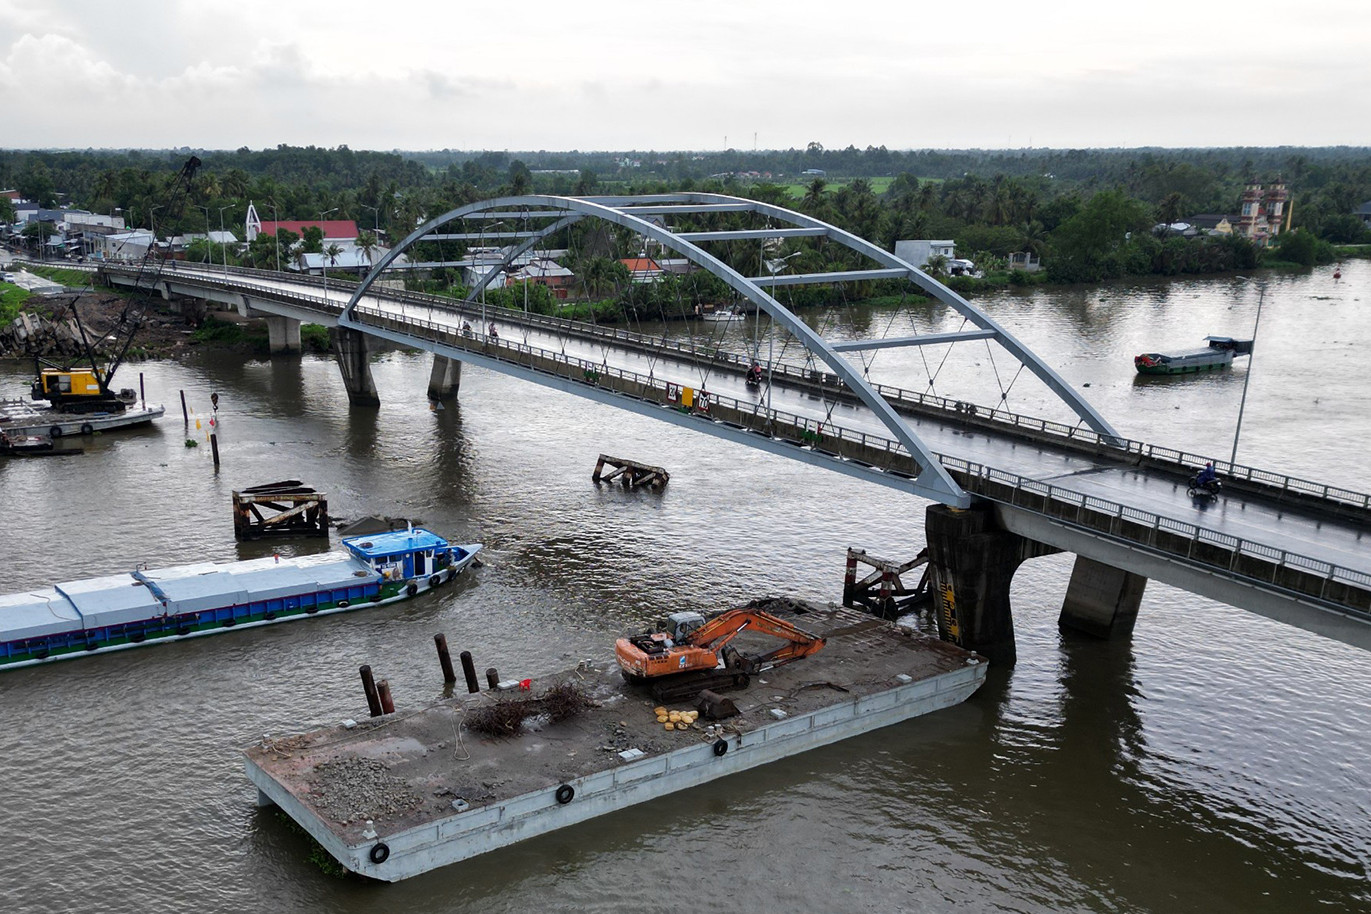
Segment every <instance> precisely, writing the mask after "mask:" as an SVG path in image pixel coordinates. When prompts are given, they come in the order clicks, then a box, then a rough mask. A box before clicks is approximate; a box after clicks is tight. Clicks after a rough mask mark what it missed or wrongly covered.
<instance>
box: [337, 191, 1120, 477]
mask: <svg viewBox="0 0 1371 914" xmlns="http://www.w3.org/2000/svg"><path fill="white" fill-rule="evenodd" d="M714 213H753V214H757V215H759V216H762V217H764V218H765V219H766V220H767V223H766V227H765V228H761V229H721V230H700V231H674V230H672V229H671V228H670V227H669V226H668V225H667V224H666V222H667V220H662V219H659V218H656V217H660V216H669V215H675V214H693V215H696V216H706V217H707V215H708V214H714ZM582 219H596V220H601V221H604V222H607V223H611V224H614V225H617V226H620V227H622V228H625V229H627V230H629V231H631V232H634V233H636V234H638V235H640V236H642V237H643V238H647V239H651V240H653V241H655V242H658V243H659V244H661V245H662V246H663V247H665V248H667V249H670V250H671V251H673V252H675V253H676V254H678V255H680V256H682V257H684V258H686V259H688V260H689V261H690V262H691V263H693V264H695V265H696V266H698V267H700V268H703V269H706V270H708V271H710V272H711V273H713V274H714V275H715V276H717V277H719V278H720V279H721V280H723V281H724V282H725V283H726V284H727V285H728V286H729V287H730V288H731V289H732V290H733V291H734V292H735V293H737V294H739V295H740V296H742V297H743V298H744V299H746V300H747V301H748V302H750V303H751V305H753V306H755V307H757V308H759V309H761V310H763V311H765V312H766V313H767V314H768V315H769V316H770V318H771V320H772V321H773V322H775V323H776V324H777V325H779V326H780V327H782V328H783V329H784V330H785V331H787V332H788V333H789V334H790V335H791V336H792V337H794V338H795V339H797V340H798V341H799V342H800V343H801V344H802V345H803V346H804V347H805V349H806V355H807V357H812V358H814V359H816V360H818V361H821V362H823V363H824V364H825V365H826V366H827V367H828V369H829V371H831V372H832V374H834V375H836V376H837V377H838V378H839V379H841V381H842V383H843V384H845V385H846V386H847V388H848V389H849V390H850V391H851V392H852V393H853V394H854V395H855V396H856V397H857V398H859V399H860V400H861V401H862V402H863V403H864V405H865V406H866V407H867V408H869V409H870V410H871V411H872V413H873V414H874V415H875V416H876V417H877V418H878V419H879V421H880V422H881V423H882V424H883V425H884V426H885V427H886V428H887V429H888V430H889V432H890V433H891V436H892V438H894V439H895V440H896V441H898V442H899V443H900V444H901V445H903V446H904V447H905V448H906V449H907V450H908V451H909V453H910V454H911V455H912V456H913V457H914V458H915V460H916V461H917V463H918V465H919V467H920V470H921V472H920V475H919V477H918V479H917V483H918V485H919V488H921V489H924V490H926V491H927V492H928V493H930V494H931V495H932V496H933V497H937V498H939V499H940V500H943V501H945V502H947V503H963V504H964V503H966V501H967V500H968V497H967V495H966V493H965V492H963V491H962V490H961V488H960V487H959V486H958V485H957V484H956V482H955V481H954V480H953V479H952V478H951V476H950V475H949V474H948V473H947V471H946V470H945V469H944V468H943V466H942V465H941V463H940V462H939V461H938V459H937V458H936V456H935V455H934V454H933V452H932V450H931V449H930V448H929V447H928V446H927V445H926V444H925V443H924V442H923V441H922V440H921V439H920V438H919V436H918V435H917V434H915V432H914V431H913V430H912V428H911V427H910V426H909V424H908V423H907V422H905V421H904V419H903V418H902V417H901V416H900V415H899V414H898V413H896V411H895V410H894V409H893V408H892V407H891V405H890V404H889V403H888V402H886V400H885V399H884V398H883V397H882V396H881V395H880V394H879V393H878V392H877V391H876V390H875V388H874V387H873V386H872V384H871V383H870V382H869V381H868V379H867V377H866V371H865V366H864V365H861V366H858V365H854V364H853V363H852V362H849V361H848V359H847V358H846V357H844V355H843V353H844V352H851V351H859V350H869V349H879V348H885V347H889V346H893V345H905V346H907V345H914V346H921V345H925V344H927V343H939V344H941V343H948V342H956V341H959V340H994V341H995V342H996V343H998V344H999V345H1000V346H1001V347H1002V348H1003V349H1005V350H1006V351H1008V352H1009V353H1010V354H1011V355H1012V356H1013V357H1014V358H1015V359H1017V360H1018V362H1019V363H1020V369H1019V370H1020V371H1022V370H1023V369H1024V368H1026V369H1028V371H1030V372H1031V373H1033V374H1034V375H1036V376H1037V377H1038V378H1039V379H1040V380H1041V381H1042V382H1043V383H1044V384H1045V386H1046V387H1047V388H1048V389H1049V390H1051V391H1052V392H1053V393H1054V394H1055V395H1056V396H1057V398H1058V399H1060V400H1061V401H1062V402H1063V403H1064V404H1065V405H1066V406H1067V407H1068V408H1070V409H1071V410H1072V411H1073V412H1074V413H1075V414H1076V415H1077V416H1078V417H1079V420H1080V421H1081V422H1083V423H1084V424H1085V425H1087V426H1089V427H1090V428H1091V429H1093V430H1094V431H1096V432H1097V433H1099V434H1100V435H1102V436H1104V437H1105V438H1115V439H1117V438H1118V434H1117V432H1115V431H1114V429H1113V428H1112V427H1111V426H1110V424H1109V423H1108V422H1107V421H1106V420H1105V419H1104V418H1103V416H1101V415H1100V414H1099V413H1097V412H1096V411H1095V410H1094V408H1093V407H1091V406H1090V405H1089V404H1088V403H1087V402H1086V401H1085V400H1084V399H1083V398H1082V397H1081V396H1080V395H1079V394H1078V393H1076V391H1075V390H1073V389H1072V388H1071V387H1070V386H1069V385H1068V384H1067V383H1066V382H1065V381H1064V380H1063V379H1062V378H1061V377H1060V376H1058V375H1057V373H1056V372H1055V371H1053V370H1052V369H1051V368H1050V367H1049V366H1048V365H1047V364H1046V363H1045V362H1043V360H1042V359H1041V358H1039V357H1038V356H1037V355H1036V354H1034V353H1033V352H1032V351H1031V350H1029V349H1028V347H1027V346H1025V345H1024V344H1023V343H1022V342H1020V341H1019V340H1018V339H1016V338H1015V337H1014V336H1013V335H1012V334H1011V333H1009V331H1008V330H1006V329H1005V328H1004V327H1003V326H1001V325H1000V324H999V323H998V322H997V321H995V320H994V319H993V318H991V317H990V316H989V315H987V314H985V313H984V312H983V311H981V310H980V309H979V308H977V307H976V306H974V305H972V304H971V303H970V302H968V301H967V300H966V299H965V298H963V297H962V296H960V295H958V294H957V293H956V292H954V291H953V290H951V289H949V288H948V287H946V286H944V285H943V284H942V283H940V282H938V281H937V280H935V279H933V278H932V277H931V276H928V275H927V274H926V273H924V272H923V271H922V270H919V269H917V268H916V267H914V266H913V265H912V264H910V263H908V262H907V261H904V260H901V259H900V258H898V257H896V256H895V255H893V254H891V253H889V252H887V251H885V250H883V249H881V248H880V247H878V246H876V245H874V244H872V243H870V242H868V241H865V240H863V239H861V238H859V237H857V236H856V235H853V234H851V233H849V232H846V231H844V230H843V229H840V228H838V227H837V226H834V225H831V224H829V223H826V222H823V221H821V220H818V219H815V218H813V217H811V216H807V215H804V214H802V213H798V212H795V211H792V210H789V209H785V208H783V207H779V206H775V205H772V204H768V203H763V202H760V201H756V200H748V199H744V198H740V197H732V196H727V195H722V194H700V193H684V194H654V195H642V196H593V197H561V196H551V195H529V196H522V197H502V198H497V199H494V200H486V201H482V202H480V203H474V204H469V205H467V206H463V207H459V208H457V209H454V210H452V211H450V212H447V213H444V214H443V215H441V216H438V217H436V218H434V219H431V220H429V221H428V222H426V223H425V224H423V225H421V226H420V227H419V228H417V229H415V230H414V231H413V232H411V233H410V234H409V236H407V237H406V238H405V239H404V240H402V241H401V242H400V243H399V244H398V245H396V246H395V247H394V248H392V249H391V250H390V251H389V252H388V253H387V254H386V255H385V256H384V257H383V258H382V259H381V260H380V261H379V262H378V263H377V264H376V265H375V266H374V267H373V268H372V271H371V273H370V274H368V276H367V277H366V279H365V280H364V281H363V282H362V283H361V284H360V285H359V286H358V287H357V289H356V291H355V292H354V294H353V296H352V298H351V300H350V301H349V302H348V304H347V306H346V307H345V308H344V311H343V314H342V315H341V317H340V320H339V324H340V325H342V326H345V327H354V328H361V329H365V323H364V322H363V321H359V320H357V316H356V314H355V309H356V305H357V302H358V301H359V300H360V299H361V298H362V296H363V295H364V294H365V293H366V291H367V289H369V288H370V286H371V284H372V283H373V282H374V281H375V280H376V279H377V278H378V277H379V276H380V275H381V274H382V272H383V271H385V269H386V268H387V267H388V266H389V265H390V264H391V263H392V262H393V261H394V260H395V259H396V258H398V257H399V256H400V255H401V254H403V253H404V252H405V251H406V250H407V249H409V248H410V246H412V245H413V244H415V243H416V242H418V241H420V240H424V239H447V238H452V239H460V238H470V237H476V236H475V235H472V234H470V233H458V234H452V233H440V232H439V231H438V230H439V229H441V228H443V227H444V226H447V225H449V224H450V223H453V222H458V221H464V220H482V221H484V222H486V223H487V224H491V220H494V221H495V222H500V221H506V224H510V225H514V224H517V225H518V226H519V227H520V229H519V230H518V231H504V232H501V233H499V236H500V237H501V239H502V240H504V239H508V240H509V241H510V242H511V244H510V245H509V246H508V247H507V248H505V249H504V252H503V255H502V257H501V259H500V262H499V263H498V264H497V265H495V266H492V267H491V268H490V269H488V270H487V271H486V272H485V273H484V274H483V275H482V276H480V277H479V278H478V279H477V282H476V283H475V285H473V286H472V288H471V290H470V293H469V296H470V298H473V299H474V298H475V297H476V296H478V295H479V294H480V292H481V290H483V289H484V288H485V287H486V286H487V285H488V284H489V283H490V282H492V281H493V280H494V279H495V278H496V277H497V276H499V275H500V273H502V272H505V271H507V270H508V269H509V267H510V265H511V264H513V263H514V262H515V261H516V260H517V259H518V258H519V257H521V256H522V255H523V254H525V253H526V252H528V251H529V250H531V249H534V248H535V247H536V246H537V245H539V244H540V243H543V242H544V241H545V240H546V239H548V238H550V237H552V236H554V235H556V234H557V233H558V232H560V231H562V230H563V229H565V228H567V227H568V226H571V225H573V224H574V223H576V222H578V221H580V220H582ZM534 220H539V221H541V222H542V223H544V224H542V225H541V226H536V225H534ZM485 237H493V233H485ZM750 238H758V239H770V238H781V239H791V238H794V239H815V240H821V239H826V240H828V241H829V242H833V243H837V244H839V245H842V246H843V247H846V248H848V249H849V250H851V251H852V252H855V253H857V254H860V255H863V256H865V257H866V258H868V259H869V260H871V261H874V262H875V263H876V264H877V266H876V267H874V268H869V269H864V270H842V271H838V272H821V273H801V272H797V271H793V270H792V271H787V272H784V273H771V275H760V276H746V275H744V274H743V273H741V272H739V271H738V270H737V269H735V268H733V267H732V266H730V265H729V264H727V263H725V262H724V261H723V260H722V259H720V258H719V257H717V256H715V255H713V254H711V253H710V252H709V251H708V250H706V249H705V247H703V246H702V245H703V244H706V243H709V242H712V241H726V240H742V239H750ZM869 279H888V280H904V281H906V282H909V283H912V284H913V285H915V286H917V287H918V288H919V289H920V290H922V291H923V292H924V293H926V294H928V295H930V296H931V297H933V298H934V299H936V300H937V301H939V302H942V303H943V304H944V305H947V306H949V307H951V308H952V309H954V310H955V311H957V312H958V313H959V314H961V315H962V317H963V318H964V321H963V324H964V325H965V324H970V325H972V329H969V330H961V331H957V332H952V333H937V334H925V335H924V336H923V337H919V336H915V337H909V338H903V339H895V340H892V339H883V340H870V341H857V342H845V343H829V342H827V341H826V340H825V339H824V338H823V337H822V336H820V335H819V334H818V333H816V332H815V331H814V330H812V329H811V328H810V327H809V326H808V325H807V324H806V323H805V322H804V321H802V320H801V319H800V318H799V317H797V316H796V315H795V314H794V313H793V312H792V311H791V310H789V309H788V308H786V307H785V306H784V305H782V304H781V303H780V302H779V301H778V300H777V299H776V298H775V297H773V296H772V294H771V292H770V290H771V289H775V288H777V287H779V286H789V285H801V284H813V283H840V282H849V281H858V280H869Z"/></svg>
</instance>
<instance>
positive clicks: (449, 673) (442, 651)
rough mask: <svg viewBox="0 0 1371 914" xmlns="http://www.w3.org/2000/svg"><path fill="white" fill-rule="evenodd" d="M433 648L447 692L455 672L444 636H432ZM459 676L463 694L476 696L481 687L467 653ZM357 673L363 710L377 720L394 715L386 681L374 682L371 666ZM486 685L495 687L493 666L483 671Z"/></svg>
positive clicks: (463, 655)
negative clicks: (363, 698) (364, 702)
mask: <svg viewBox="0 0 1371 914" xmlns="http://www.w3.org/2000/svg"><path fill="white" fill-rule="evenodd" d="M433 644H434V647H436V648H437V649H438V665H439V666H440V667H442V670H443V684H444V685H445V686H447V687H449V689H450V688H451V686H452V685H453V684H454V683H455V682H457V671H456V669H455V668H454V667H453V665H452V654H451V653H450V652H449V650H448V646H447V635H445V634H443V633H442V632H439V633H438V634H436V635H434V636H433ZM461 662H462V674H463V676H464V677H465V678H466V685H467V692H469V693H471V694H473V695H474V694H476V693H477V692H479V691H481V685H480V683H479V682H477V680H476V663H475V661H473V660H472V659H471V651H462V653H461ZM357 672H358V673H359V674H360V675H361V677H362V691H363V692H364V693H365V694H366V697H367V710H368V711H369V712H370V713H371V716H372V717H381V716H382V715H385V714H394V713H395V700H394V698H393V697H392V695H391V693H390V682H389V681H387V680H385V679H382V680H379V681H378V680H377V679H376V677H375V674H373V673H372V671H371V665H370V664H367V663H364V664H362V665H361V666H360V667H358V669H357ZM486 682H487V683H488V684H489V685H490V688H491V689H496V688H499V685H500V673H499V671H498V670H496V669H495V667H491V668H490V669H488V670H486Z"/></svg>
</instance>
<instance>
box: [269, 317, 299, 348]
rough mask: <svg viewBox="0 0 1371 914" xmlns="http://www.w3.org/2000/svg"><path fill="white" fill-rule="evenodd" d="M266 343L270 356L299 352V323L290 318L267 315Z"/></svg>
mask: <svg viewBox="0 0 1371 914" xmlns="http://www.w3.org/2000/svg"><path fill="white" fill-rule="evenodd" d="M267 343H268V345H269V347H270V349H271V354H272V355H276V354H277V353H282V352H299V351H300V322H299V321H298V320H295V319H294V318H290V317H280V316H278V315H275V314H269V315H267Z"/></svg>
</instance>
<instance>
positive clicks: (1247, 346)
mask: <svg viewBox="0 0 1371 914" xmlns="http://www.w3.org/2000/svg"><path fill="white" fill-rule="evenodd" d="M1205 340H1206V341H1207V342H1208V344H1209V345H1208V346H1206V347H1205V348H1204V349H1191V350H1187V351H1185V352H1171V353H1167V352H1145V353H1143V354H1142V355H1137V356H1134V357H1133V367H1134V368H1135V369H1137V371H1138V374H1146V375H1164V374H1192V373H1194V372H1199V371H1214V370H1216V369H1219V368H1227V367H1228V366H1229V365H1232V364H1233V356H1235V355H1251V354H1252V340H1235V339H1233V338H1232V337H1228V336H1207V337H1205Z"/></svg>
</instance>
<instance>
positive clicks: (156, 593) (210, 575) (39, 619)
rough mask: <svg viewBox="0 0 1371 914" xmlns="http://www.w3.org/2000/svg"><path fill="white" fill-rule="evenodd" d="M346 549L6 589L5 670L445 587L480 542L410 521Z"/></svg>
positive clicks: (349, 541) (2, 602) (1, 637)
mask: <svg viewBox="0 0 1371 914" xmlns="http://www.w3.org/2000/svg"><path fill="white" fill-rule="evenodd" d="M343 546H344V548H345V551H343V552H338V551H335V552H328V553H323V554H320V555H307V556H296V557H292V558H279V557H276V556H268V557H266V558H261V559H249V560H247V561H241V562H200V563H197V564H193V565H177V566H175V567H173V568H162V569H156V570H153V569H148V568H146V567H143V566H139V567H138V568H135V569H134V570H133V571H130V572H126V573H123V574H112V575H105V576H103V577H98V578H91V579H89V580H84V581H73V582H70V583H65V584H56V585H54V586H52V587H48V588H45V589H42V590H31V591H28V592H25V593H16V594H8V595H5V596H0V670H3V669H9V668H12V667H20V666H29V665H31V664H35V663H45V662H50V661H53V660H64V659H68V658H71V657H84V656H86V655H88V654H93V653H101V652H104V651H114V650H122V649H125V648H130V647H137V646H138V645H141V644H155V643H157V642H160V641H172V640H177V639H179V638H189V637H196V636H200V635H213V634H218V633H220V632H223V631H227V630H229V629H231V628H248V627H253V626H258V625H271V624H274V623H276V622H287V621H290V620H292V619H300V618H304V617H306V616H314V615H319V616H323V615H329V614H331V613H338V612H347V611H349V610H354V609H365V608H366V607H369V606H381V605H384V604H386V603H393V602H396V601H398V600H406V599H409V598H411V597H415V596H418V595H419V594H421V593H424V592H425V591H427V590H431V589H433V588H436V587H441V586H443V585H444V584H446V583H448V582H449V581H451V580H452V579H454V578H455V577H457V575H459V574H461V573H462V572H463V571H465V570H466V569H467V568H468V567H469V566H470V565H471V564H472V563H473V562H474V561H475V560H476V554H477V553H478V552H480V551H481V544H480V543H471V544H468V545H464V546H454V545H450V544H449V543H448V541H447V540H445V539H443V538H442V537H441V536H438V535H437V534H436V533H432V532H430V531H428V530H425V529H422V528H419V527H412V528H410V529H407V530H397V531H392V532H390V533H378V534H374V535H367V536H352V537H345V538H344V539H343Z"/></svg>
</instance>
